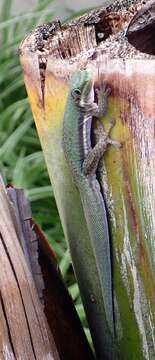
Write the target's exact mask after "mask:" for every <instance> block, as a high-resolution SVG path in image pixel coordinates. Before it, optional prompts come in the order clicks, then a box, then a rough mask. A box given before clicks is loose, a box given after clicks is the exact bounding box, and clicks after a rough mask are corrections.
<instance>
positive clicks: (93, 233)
mask: <svg viewBox="0 0 155 360" xmlns="http://www.w3.org/2000/svg"><path fill="white" fill-rule="evenodd" d="M108 95H109V89H107V90H106V89H105V88H104V89H103V91H101V92H100V93H99V101H98V105H99V106H97V104H96V103H95V102H94V91H93V82H92V75H91V74H90V73H89V72H88V71H86V70H83V71H77V72H76V73H75V74H74V76H73V77H72V80H71V85H70V92H69V96H68V99H67V104H66V109H65V115H64V123H63V149H64V153H65V156H66V159H67V162H68V164H69V167H70V169H71V172H72V175H73V178H74V181H75V183H76V186H77V188H78V191H79V193H80V197H81V201H82V205H83V210H84V215H85V219H86V223H87V227H88V231H89V235H90V239H91V243H92V248H93V251H94V257H95V260H96V266H97V271H98V276H99V279H100V286H101V289H102V296H103V303H104V308H105V314H106V321H107V327H108V328H109V329H110V332H111V335H112V336H113V335H114V332H115V331H114V316H113V292H112V266H111V254H110V241H109V231H108V223H107V215H106V209H105V204H104V199H103V196H102V193H101V189H100V185H99V183H98V180H97V178H96V170H97V167H98V164H99V161H100V159H101V157H102V156H103V154H104V152H105V150H106V147H107V144H108V143H113V141H112V140H111V139H110V138H109V137H108V135H109V132H110V130H109V131H108V132H104V134H103V135H104V136H103V137H102V139H100V141H99V142H98V143H97V144H96V146H95V147H94V148H93V149H92V148H91V141H90V128H91V122H92V117H93V116H95V117H97V118H100V117H102V116H104V115H105V113H106V112H107V97H108ZM112 126H113V125H111V127H110V129H111V128H112ZM88 137H89V138H88ZM95 296H96V294H92V301H93V302H94V303H95ZM104 330H105V332H106V331H107V328H106V326H105V328H104ZM104 335H105V337H106V334H103V337H104Z"/></svg>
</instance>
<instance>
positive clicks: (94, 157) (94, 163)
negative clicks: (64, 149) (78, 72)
mask: <svg viewBox="0 0 155 360" xmlns="http://www.w3.org/2000/svg"><path fill="white" fill-rule="evenodd" d="M110 91H111V90H110V88H106V87H105V85H103V87H102V89H101V90H97V95H98V105H97V104H95V105H97V106H96V107H94V112H93V116H94V117H95V118H96V119H95V121H96V124H97V126H96V129H95V136H96V139H97V144H96V145H95V146H94V148H93V149H91V150H90V151H89V153H88V155H87V157H86V159H85V160H84V162H83V173H84V174H85V175H86V176H88V175H93V174H95V173H96V171H97V168H98V164H99V161H100V160H101V158H102V157H103V155H104V153H105V151H106V149H107V145H108V144H112V145H114V146H116V147H117V148H120V147H121V146H122V144H121V143H120V142H118V141H117V140H113V139H111V138H110V133H111V130H112V128H113V127H114V125H115V121H114V120H113V119H111V118H110V126H109V129H108V130H105V129H104V126H103V124H102V122H101V121H100V120H99V119H100V118H101V117H103V116H105V115H106V113H107V110H108V96H109V95H110Z"/></svg>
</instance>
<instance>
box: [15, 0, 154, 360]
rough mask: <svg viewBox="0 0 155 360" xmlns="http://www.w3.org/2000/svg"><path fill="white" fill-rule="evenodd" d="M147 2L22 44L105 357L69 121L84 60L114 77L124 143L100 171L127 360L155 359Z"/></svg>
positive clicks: (99, 73) (107, 78) (119, 340)
mask: <svg viewBox="0 0 155 360" xmlns="http://www.w3.org/2000/svg"><path fill="white" fill-rule="evenodd" d="M141 6H142V5H141V4H140V3H138V2H137V1H135V2H132V4H131V2H129V1H126V2H123V3H122V2H117V3H116V2H115V3H114V4H113V5H112V6H110V7H108V8H102V9H98V10H94V11H92V12H91V13H88V14H86V15H85V16H82V17H80V18H78V19H76V20H74V21H72V22H71V23H69V24H65V25H63V26H61V24H60V23H59V22H54V23H51V24H49V25H45V26H43V27H39V28H37V29H36V30H35V31H34V32H33V33H32V34H30V35H29V36H28V37H27V38H26V39H25V40H24V42H23V44H22V45H21V48H20V52H21V63H22V66H23V71H24V77H25V84H26V87H27V91H28V95H29V99H30V103H31V107H32V111H33V114H34V119H35V122H36V126H37V130H38V134H39V137H40V140H41V144H42V147H43V151H44V154H45V159H46V162H47V166H48V170H49V175H50V178H51V182H52V186H53V189H54V193H55V197H56V201H57V205H58V209H59V212H60V217H61V221H62V224H63V228H64V232H65V235H66V238H67V240H68V241H69V246H70V250H71V255H72V259H73V264H74V268H75V272H76V276H77V279H78V281H79V285H80V289H81V294H82V297H83V301H84V304H85V308H86V312H87V316H88V321H89V325H90V329H91V331H92V337H93V340H94V345H95V349H96V353H97V356H98V358H105V359H111V356H112V355H109V354H108V353H106V352H105V351H104V349H103V346H102V343H103V344H104V339H103V338H102V335H101V334H99V331H97V328H98V324H99V321H100V320H99V319H97V313H95V309H94V308H93V307H92V305H91V304H90V294H91V291H94V289H95V293H96V294H97V301H98V304H99V299H100V288H99V286H98V284H97V279H96V278H95V275H94V274H95V265H94V263H93V255H92V249H91V246H90V244H89V238H88V233H87V227H86V223H85V219H84V215H83V210H82V206H81V202H80V197H79V194H78V193H77V190H76V187H75V186H74V184H73V180H72V176H71V174H70V171H69V169H68V166H67V164H66V160H65V157H64V154H63V149H62V124H63V115H64V111H65V103H66V98H67V94H68V90H69V80H70V78H71V75H72V74H73V72H74V71H75V70H76V69H77V68H81V69H84V68H87V69H91V71H92V73H93V77H94V81H95V87H100V86H101V84H102V83H103V82H105V83H106V84H107V86H109V87H110V88H111V96H110V98H109V111H108V114H107V116H106V117H105V118H104V119H103V123H104V126H105V127H108V123H109V117H113V118H114V119H115V121H116V125H115V127H114V129H113V131H112V137H113V138H114V139H116V140H119V141H121V142H122V144H123V146H122V148H121V149H120V150H117V149H115V148H113V147H112V146H109V148H108V150H107V152H106V154H105V157H104V160H105V168H104V171H103V174H102V179H101V180H102V182H103V184H104V189H105V190H104V193H105V200H106V204H107V212H108V219H109V224H110V233H111V239H112V240H111V241H112V253H113V286H114V302H115V321H116V339H115V345H116V347H117V351H118V354H119V359H124V358H125V359H126V360H129V359H133V360H134V359H136V360H141V359H151V360H153V359H154V357H155V332H154V327H155V304H154V296H155V282H154V271H155V260H154V252H155V249H154V246H155V245H154V240H155V222H154V212H155V205H154V204H155V189H154V184H155V181H154V177H155V171H154V169H155V157H154V126H155V100H154V99H155V86H154V83H155V82H154V80H155V62H154V60H155V58H154V52H153V51H152V52H151V50H150V49H151V48H153V46H152V47H151V45H152V44H153V28H154V26H153V25H154V23H153V25H152V21H154V20H152V18H153V17H152V18H151V27H150V26H149V41H148V42H147V46H140V40H139V41H138V42H137V43H136V48H135V47H133V46H132V45H131V44H135V36H133V37H132V35H133V33H132V31H133V29H134V27H133V25H134V23H133V20H132V19H133V16H134V14H135V13H137V11H139V10H140V9H141ZM135 19H137V17H135ZM130 21H131V23H130ZM136 21H137V20H136ZM136 24H137V23H136ZM127 26H128V31H127V32H126V28H127ZM147 29H148V28H147V26H146V27H144V28H143V30H141V37H140V39H141V41H143V39H148V38H147V35H146V31H147ZM151 29H152V30H151ZM136 31H137V28H136ZM151 31H152V32H151ZM45 34H46V35H45ZM151 36H152V37H151ZM128 40H129V41H130V43H129V41H128ZM137 44H138V45H137ZM143 45H144V41H143ZM144 49H145V51H146V52H145V53H144V52H143V53H142V52H141V50H144ZM147 49H148V51H147ZM147 52H148V53H147ZM73 204H74V207H75V204H76V208H75V209H74V208H73ZM69 209H72V218H71V220H70V218H69V217H67V213H69ZM70 217H71V215H70ZM69 224H70V225H69ZM71 224H72V225H71ZM69 226H70V227H69ZM79 244H80V246H79ZM86 246H87V253H86ZM87 284H89V286H87ZM100 305H101V304H100ZM95 317H96V322H95ZM117 351H116V353H117Z"/></svg>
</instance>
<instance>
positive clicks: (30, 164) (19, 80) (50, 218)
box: [0, 0, 90, 338]
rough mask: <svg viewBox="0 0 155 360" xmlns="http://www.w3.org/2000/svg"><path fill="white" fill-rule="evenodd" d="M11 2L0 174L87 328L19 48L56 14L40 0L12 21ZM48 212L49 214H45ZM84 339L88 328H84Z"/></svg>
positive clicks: (47, 0) (5, 22) (6, 9)
mask: <svg viewBox="0 0 155 360" xmlns="http://www.w3.org/2000/svg"><path fill="white" fill-rule="evenodd" d="M12 3H13V0H4V1H3V9H2V12H1V17H0V32H1V51H0V68H1V72H0V94H1V95H0V135H1V136H0V172H1V174H2V176H3V179H4V181H5V183H6V184H7V183H12V184H13V185H14V186H15V187H18V188H24V189H25V191H26V194H27V197H28V198H29V200H30V202H31V206H32V212H33V217H34V219H35V221H36V222H37V223H39V224H40V226H41V227H42V229H43V230H44V232H45V234H46V236H47V238H48V240H49V242H50V244H51V245H52V247H53V249H54V250H55V251H56V253H57V256H58V259H59V264H60V268H61V271H62V273H63V276H64V279H65V282H66V284H67V286H68V288H69V291H70V293H71V295H72V297H73V299H74V302H75V305H76V306H77V310H78V313H79V316H80V318H81V321H82V323H83V325H84V327H85V325H86V321H85V314H84V310H83V307H82V305H81V300H80V296H79V290H78V286H77V284H76V282H75V278H74V276H73V271H72V267H71V261H70V255H69V253H68V250H67V248H66V244H65V241H64V235H63V231H62V227H61V223H60V220H59V215H58V211H57V208H56V204H55V199H54V196H53V192H52V188H51V185H50V181H49V177H48V173H47V169H46V165H45V162H44V158H43V154H42V150H41V147H40V143H39V139H38V136H37V132H36V129H35V125H34V122H33V118H32V114H31V110H30V107H29V103H28V99H27V94H26V90H25V86H24V81H23V76H22V69H21V66H20V63H19V56H18V47H19V45H20V42H21V41H22V40H23V38H24V37H25V34H26V33H28V32H29V31H31V30H32V29H33V28H34V27H35V26H37V25H39V24H42V23H46V22H48V21H49V20H51V19H52V18H53V16H54V14H53V12H52V11H49V9H48V5H49V4H50V5H51V0H44V1H43V0H39V1H38V4H37V6H36V7H35V9H34V11H31V12H30V13H28V14H25V15H22V16H16V17H11V7H12ZM49 209H50V210H49ZM85 331H86V334H88V338H89V337H90V335H89V332H88V328H87V327H86V328H85Z"/></svg>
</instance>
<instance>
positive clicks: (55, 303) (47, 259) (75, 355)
mask: <svg viewBox="0 0 155 360" xmlns="http://www.w3.org/2000/svg"><path fill="white" fill-rule="evenodd" d="M1 185H2V184H1ZM3 191H4V192H5V188H4V186H3ZM5 195H6V196H5V200H7V205H8V209H9V211H10V216H11V220H12V226H13V227H14V230H15V232H16V235H17V238H18V241H19V242H20V245H21V247H22V251H23V253H24V256H25V260H26V263H27V266H28V268H29V270H30V272H31V274H32V276H33V279H34V282H35V286H36V288H37V293H38V294H39V298H40V300H41V302H42V309H43V311H44V313H45V315H46V318H47V322H48V325H49V328H50V330H51V333H50V331H49V329H47V330H48V335H49V341H50V345H51V347H52V349H53V351H54V352H55V344H54V342H53V337H54V341H55V343H56V347H57V349H58V352H59V354H60V358H61V359H62V360H69V359H74V360H76V359H77V360H78V359H79V358H80V359H88V360H93V358H94V357H93V353H92V351H91V348H90V346H89V345H88V342H87V340H86V336H85V334H84V331H83V329H82V325H81V324H80V320H79V318H78V316H77V313H76V310H75V308H74V305H73V302H72V299H71V297H70V295H69V293H68V291H67V289H66V287H65V285H64V283H63V281H62V278H61V274H60V272H59V267H58V263H57V259H56V255H55V253H54V252H53V251H52V249H51V247H50V245H49V244H48V242H47V240H46V238H45V236H44V234H43V232H42V231H41V229H40V227H39V226H38V225H37V224H35V223H34V222H33V220H32V213H31V208H30V204H29V202H28V200H27V199H26V198H25V196H24V191H23V190H22V189H15V188H13V187H10V186H8V187H7V194H5ZM7 197H8V198H7ZM9 200H10V201H9ZM2 221H3V219H2ZM3 244H4V246H6V245H5V239H4V242H3ZM0 253H1V256H2V257H3V261H4V260H5V261H4V263H2V266H3V272H4V271H5V272H6V274H7V276H8V279H7V280H5V282H6V283H8V287H7V286H6V291H7V293H8V294H10V296H9V295H8V298H9V303H7V301H6V299H5V298H6V296H4V302H3V303H4V305H5V307H6V310H5V316H6V320H7V319H8V318H9V323H8V331H9V335H8V339H7V332H6V331H4V330H5V327H4V326H3V327H4V329H3V330H2V337H1V339H0V340H1V341H2V348H4V346H5V345H4V344H5V343H6V340H5V339H7V341H8V345H7V348H8V349H9V347H10V350H9V354H10V355H9V356H11V346H12V340H11V339H12V337H11V335H10V334H12V333H11V331H12V332H13V338H15V337H17V339H18V336H20V333H21V332H22V331H23V329H24V331H23V335H24V338H25V339H26V344H27V351H26V357H25V358H24V352H25V349H24V346H25V345H24V346H23V337H22V336H21V337H20V340H21V344H20V345H21V346H20V348H19V351H18V352H19V354H20V356H22V359H27V358H29V359H33V347H32V344H31V343H32V339H31V338H32V336H34V334H32V335H31V334H30V326H29V321H28V323H27V311H25V308H27V305H26V304H27V301H29V299H28V298H27V299H25V301H24V303H23V300H22V299H21V291H20V288H18V283H16V280H17V279H16V274H15V273H14V269H13V267H12V265H11V266H10V262H9V261H8V259H7V255H6V254H5V249H4V250H3V251H2V249H1V251H0ZM5 257H6V259H5ZM3 272H2V274H3ZM12 272H13V274H12ZM5 278H6V276H5V277H4V275H2V279H3V280H4V279H5ZM12 287H13V288H14V292H13V293H12V291H11V290H10V289H12ZM1 288H2V289H3V281H2V284H1V283H0V290H1ZM15 289H16V291H15ZM4 295H6V294H5V293H4ZM20 302H21V303H20ZM15 305H16V313H17V315H18V311H19V316H17V317H18V321H19V324H18V321H16V318H15V317H14V313H15ZM10 306H11V309H12V312H13V313H12V312H11V310H10ZM28 306H29V307H30V305H29V304H28ZM3 311H4V306H3ZM10 314H11V315H10ZM2 316H3V319H4V321H5V318H4V314H3V313H2ZM24 316H25V317H24ZM7 322H8V320H7ZM2 324H3V323H2ZM4 324H5V323H4ZM19 325H20V326H19ZM5 326H6V324H5ZM66 339H68V341H66ZM9 341H10V342H9ZM24 344H25V343H24ZM17 346H18V347H19V344H18V342H17ZM29 346H30V347H29ZM30 352H32V354H30ZM4 355H5V356H6V352H5V353H4ZM12 356H13V355H12ZM55 356H57V355H56V354H55ZM4 358H5V357H4ZM55 358H56V357H54V359H55ZM0 359H1V358H0ZM5 359H7V358H5ZM15 359H16V358H15Z"/></svg>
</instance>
